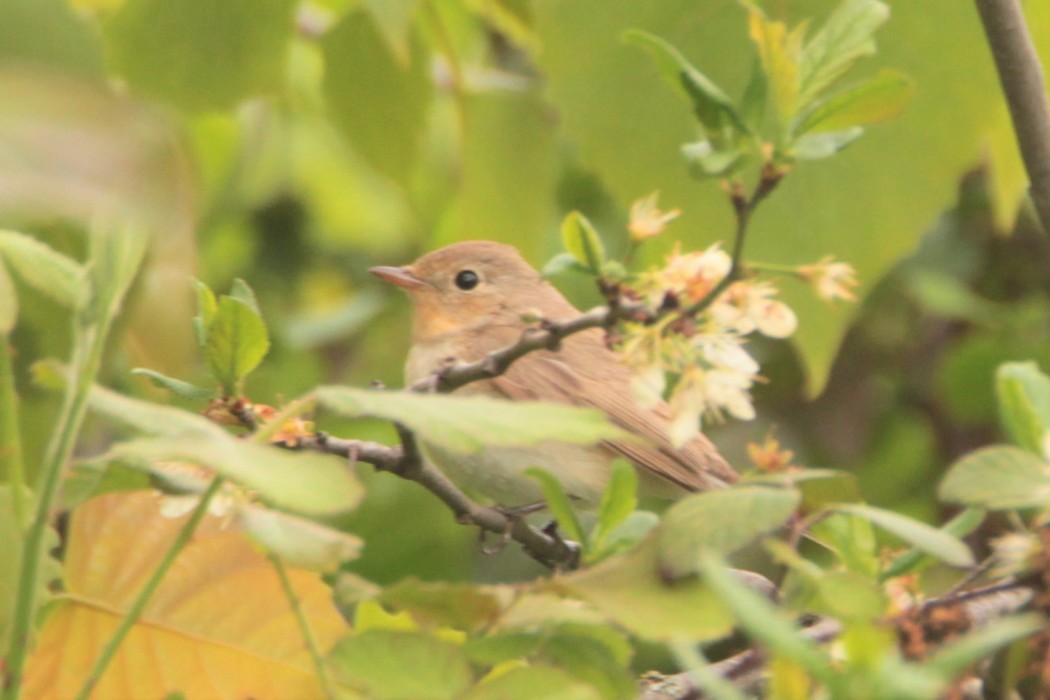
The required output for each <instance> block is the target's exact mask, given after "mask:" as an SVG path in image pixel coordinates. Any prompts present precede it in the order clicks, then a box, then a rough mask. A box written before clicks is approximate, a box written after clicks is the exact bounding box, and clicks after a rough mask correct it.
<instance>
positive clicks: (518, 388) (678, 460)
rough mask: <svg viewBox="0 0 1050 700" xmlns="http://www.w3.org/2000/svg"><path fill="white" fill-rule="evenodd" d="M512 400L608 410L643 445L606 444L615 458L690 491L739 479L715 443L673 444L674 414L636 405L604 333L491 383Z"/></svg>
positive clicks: (518, 366) (537, 357) (542, 354)
mask: <svg viewBox="0 0 1050 700" xmlns="http://www.w3.org/2000/svg"><path fill="white" fill-rule="evenodd" d="M489 381H490V382H491V385H492V387H493V388H494V389H495V390H496V391H497V392H498V393H500V394H503V395H504V396H507V397H508V398H511V399H526V400H529V399H531V400H547V401H557V402H560V403H568V404H573V405H577V406H589V407H593V408H598V409H600V410H602V411H604V412H605V413H606V414H607V415H608V416H609V418H610V420H611V421H612V423H614V424H615V425H618V426H619V427H621V428H623V429H624V430H626V431H627V432H629V433H631V434H634V435H637V436H639V437H640V438H642V440H641V441H619V440H613V441H607V442H605V443H604V444H605V446H606V447H607V448H608V449H609V450H610V451H611V452H613V453H614V454H616V455H619V456H622V457H625V458H627V459H628V460H630V461H631V462H633V463H634V464H636V465H639V466H641V467H643V468H644V469H645V470H647V471H648V472H650V473H652V474H653V475H655V476H657V477H659V478H660V479H663V480H665V481H670V482H672V483H673V484H676V485H678V486H679V487H680V488H682V489H685V490H688V491H702V490H708V489H712V488H721V487H724V486H726V485H728V484H730V483H732V482H734V481H736V479H737V474H736V472H735V471H733V468H732V467H730V466H729V464H728V463H727V462H726V461H725V459H724V458H723V457H722V455H720V454H719V453H718V450H717V449H716V448H715V446H714V445H712V444H711V441H710V440H708V439H707V438H706V437H705V436H703V435H698V436H697V437H696V438H694V439H693V440H691V441H690V442H689V443H687V444H686V445H684V446H683V447H682V448H680V449H675V448H674V447H673V446H672V445H671V441H670V438H669V436H668V431H667V426H668V421H669V419H670V416H669V409H668V407H667V405H666V404H663V403H661V404H660V405H659V406H657V407H656V408H655V409H645V408H642V407H641V406H639V405H638V403H637V402H636V401H635V400H634V397H633V395H632V393H631V388H630V372H629V370H628V369H627V368H626V367H624V366H623V365H621V364H620V363H618V362H617V361H616V360H615V358H614V357H613V355H612V353H610V352H609V351H608V350H607V349H606V348H605V347H604V344H603V341H602V337H601V331H588V332H586V333H581V334H578V335H576V336H572V337H571V338H568V339H566V340H565V342H564V346H563V348H562V349H561V350H560V351H559V352H547V351H539V352H534V353H531V354H529V355H526V356H525V357H523V358H521V359H520V360H518V361H517V362H515V363H514V364H513V365H511V367H510V368H509V369H508V370H507V372H506V373H504V374H503V375H501V376H499V377H496V378H495V379H492V380H489Z"/></svg>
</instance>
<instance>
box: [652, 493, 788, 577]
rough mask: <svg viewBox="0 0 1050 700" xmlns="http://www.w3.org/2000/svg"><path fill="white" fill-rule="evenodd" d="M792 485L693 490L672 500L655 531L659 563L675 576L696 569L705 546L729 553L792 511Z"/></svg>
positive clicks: (707, 549) (766, 531)
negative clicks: (784, 486) (678, 498)
mask: <svg viewBox="0 0 1050 700" xmlns="http://www.w3.org/2000/svg"><path fill="white" fill-rule="evenodd" d="M800 500H801V495H800V494H799V492H798V491H796V490H794V489H776V488H768V487H763V486H740V487H736V488H732V489H727V490H724V491H707V492H705V493H698V494H693V495H691V496H687V497H686V498H684V499H682V500H681V501H679V502H678V503H676V504H674V505H673V506H671V508H670V510H668V511H667V513H666V514H665V515H664V519H663V525H662V526H661V528H660V530H659V533H658V538H659V539H658V541H659V551H660V566H661V568H662V571H663V572H664V575H665V576H670V577H674V578H678V577H682V576H688V575H690V574H693V573H696V571H697V566H698V564H699V561H700V555H701V554H703V553H704V552H706V551H713V552H718V553H720V554H731V553H732V552H734V551H736V550H738V549H740V548H741V547H744V546H746V545H748V544H750V543H751V542H753V541H754V540H756V539H757V538H758V537H760V536H762V535H764V534H766V533H769V532H772V531H773V530H775V529H777V528H778V527H780V526H781V525H783V524H784V522H785V521H786V520H787V519H788V518H790V517H791V515H792V514H793V513H794V512H795V509H796V508H797V507H798V504H799V501H800Z"/></svg>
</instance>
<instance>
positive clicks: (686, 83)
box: [623, 29, 750, 138]
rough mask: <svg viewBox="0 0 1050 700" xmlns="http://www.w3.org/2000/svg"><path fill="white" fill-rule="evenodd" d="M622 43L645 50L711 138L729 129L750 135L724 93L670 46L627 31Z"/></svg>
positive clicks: (650, 36)
mask: <svg viewBox="0 0 1050 700" xmlns="http://www.w3.org/2000/svg"><path fill="white" fill-rule="evenodd" d="M623 40H624V41H626V42H627V43H628V44H632V45H634V46H637V47H639V48H641V49H644V50H645V51H646V52H647V53H648V54H649V56H650V57H652V59H653V62H654V63H655V64H656V68H657V70H659V71H660V74H661V75H662V76H663V77H664V79H665V80H667V82H668V83H670V84H671V86H672V87H673V88H675V89H676V90H677V91H678V92H680V93H682V94H683V95H685V96H686V97H688V98H689V99H690V100H691V101H692V103H693V110H694V112H695V114H696V118H697V119H698V120H700V123H701V124H702V125H703V126H704V128H705V129H707V130H708V132H709V135H710V136H711V137H712V138H718V137H719V135H720V132H721V131H722V130H723V129H724V128H725V127H727V126H734V127H736V128H737V129H739V130H740V131H741V133H745V134H747V133H750V130H749V129H748V127H747V125H746V124H745V123H744V120H743V119H742V118H741V117H740V115H739V114H738V113H737V111H736V108H735V107H734V106H733V102H732V100H730V99H729V96H728V95H726V93H725V91H724V90H722V88H720V87H718V85H716V84H715V83H714V82H713V81H712V80H711V79H710V78H708V77H707V76H706V75H704V74H703V73H701V72H700V71H699V70H698V69H697V68H696V67H695V66H694V65H693V64H692V63H690V62H689V61H688V60H687V59H686V58H685V56H683V55H682V53H681V52H680V51H679V50H678V49H676V48H675V47H674V46H672V45H671V44H670V43H668V42H667V41H665V40H663V39H661V38H660V37H658V36H655V35H653V34H650V33H649V32H644V31H642V30H640V29H629V30H627V31H626V32H624V34H623Z"/></svg>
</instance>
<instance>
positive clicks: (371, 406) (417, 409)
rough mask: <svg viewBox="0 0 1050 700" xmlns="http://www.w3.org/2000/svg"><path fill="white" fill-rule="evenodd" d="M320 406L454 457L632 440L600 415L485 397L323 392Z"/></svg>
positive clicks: (337, 389) (560, 406)
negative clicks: (398, 428)
mask: <svg viewBox="0 0 1050 700" xmlns="http://www.w3.org/2000/svg"><path fill="white" fill-rule="evenodd" d="M317 398H318V400H319V401H320V402H321V403H322V404H324V405H325V406H327V407H328V408H331V409H332V410H334V411H336V412H337V413H341V414H343V415H345V416H351V417H352V416H372V417H375V418H383V419H386V420H391V421H396V422H398V423H402V424H404V425H406V426H408V427H409V428H411V429H412V430H413V431H415V432H416V433H417V434H418V435H419V437H420V438H421V439H422V440H424V441H425V442H427V443H430V444H432V445H436V446H439V447H443V448H445V449H448V450H451V451H453V452H465V453H475V452H479V451H481V450H483V449H485V448H487V447H490V446H501V447H514V446H524V445H534V444H536V443H538V442H542V441H544V440H557V441H561V442H568V443H572V444H578V445H590V444H594V443H597V442H599V441H601V440H622V439H625V438H627V439H630V438H629V437H628V436H627V435H626V434H625V433H624V432H623V431H622V430H620V429H619V428H617V427H615V426H613V425H612V424H611V423H609V421H608V419H607V418H606V416H605V414H604V413H602V412H601V411H597V410H592V409H585V408H576V407H574V406H566V405H563V404H554V403H546V402H542V401H513V402H511V401H502V400H500V399H493V398H488V397H483V396H445V395H430V394H428V395H424V394H414V393H409V392H403V391H373V390H369V389H355V388H352V387H342V386H323V387H321V388H320V389H318V390H317Z"/></svg>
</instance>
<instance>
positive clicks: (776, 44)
mask: <svg viewBox="0 0 1050 700" xmlns="http://www.w3.org/2000/svg"><path fill="white" fill-rule="evenodd" d="M750 34H751V40H752V41H754V42H755V45H756V46H757V47H758V55H759V57H760V58H761V59H762V67H763V68H764V69H765V71H766V75H767V76H768V78H769V85H770V87H771V88H772V90H773V103H774V104H775V105H776V110H777V117H778V119H779V121H780V124H781V125H786V124H787V123H788V122H790V121H791V118H792V117H794V116H795V111H796V109H797V108H798V92H799V81H798V67H799V54H800V52H801V45H802V32H801V31H795V32H792V33H791V34H788V31H787V26H786V25H785V24H784V23H783V22H771V21H770V20H768V19H766V18H765V17H764V16H762V13H760V12H757V11H755V10H752V11H751V20H750Z"/></svg>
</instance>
